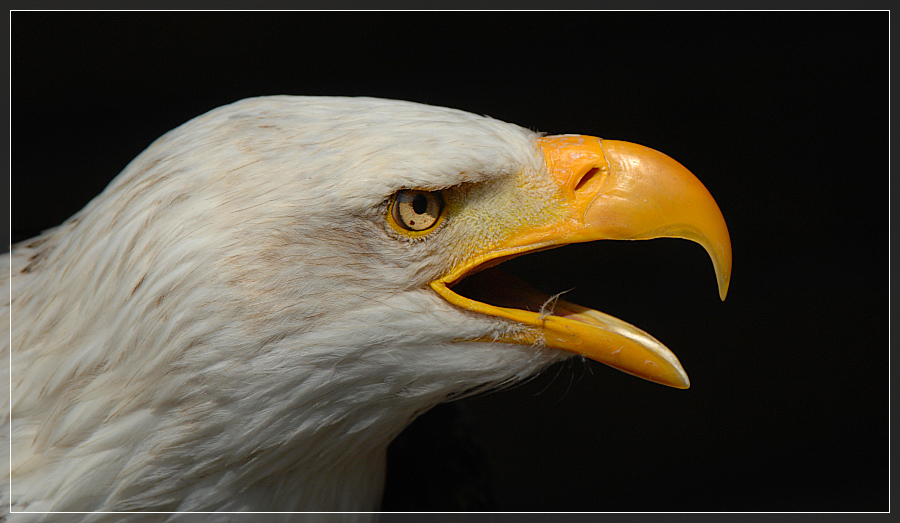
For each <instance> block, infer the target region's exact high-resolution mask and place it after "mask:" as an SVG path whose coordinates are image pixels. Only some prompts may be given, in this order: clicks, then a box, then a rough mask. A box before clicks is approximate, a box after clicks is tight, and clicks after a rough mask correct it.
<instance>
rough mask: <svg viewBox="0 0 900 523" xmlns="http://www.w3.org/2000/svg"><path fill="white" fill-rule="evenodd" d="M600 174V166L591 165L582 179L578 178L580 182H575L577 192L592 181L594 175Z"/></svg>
mask: <svg viewBox="0 0 900 523" xmlns="http://www.w3.org/2000/svg"><path fill="white" fill-rule="evenodd" d="M598 174H600V168H599V167H591V168H590V169H588V171H587V172H586V173H584V176H582V177H581V179H580V180H578V183H577V184H575V192H578V191H580V190H581V188H582V187H584V186H585V185H587V184H588V183H590V181H591V180H593V179H594V177H596V176H597V175H598Z"/></svg>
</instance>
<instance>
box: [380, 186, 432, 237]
mask: <svg viewBox="0 0 900 523" xmlns="http://www.w3.org/2000/svg"><path fill="white" fill-rule="evenodd" d="M443 210H444V198H443V197H442V196H441V193H440V192H439V191H434V192H431V191H418V190H414V189H405V190H402V191H399V192H398V193H397V194H395V195H394V199H393V201H392V202H391V218H392V220H393V222H394V223H395V224H396V225H397V226H398V227H400V228H401V229H403V230H406V231H411V232H424V231H427V230H429V229H431V228H432V227H434V226H435V225H437V223H438V221H439V220H440V218H441V213H442V212H443Z"/></svg>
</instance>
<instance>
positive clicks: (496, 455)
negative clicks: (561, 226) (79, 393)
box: [10, 12, 889, 511]
mask: <svg viewBox="0 0 900 523" xmlns="http://www.w3.org/2000/svg"><path fill="white" fill-rule="evenodd" d="M888 25H889V14H888V13H886V12H880V13H878V12H868V13H853V12H816V13H809V12H792V13H778V12H740V13H724V12H689V13H679V12H662V13H660V12H632V13H621V12H578V13H554V12H539V13H447V12H444V13H433V14H431V13H306V12H292V13H246V12H243V13H242V12H235V13H66V12H61V13H42V12H14V13H12V14H11V31H12V34H11V46H12V49H11V124H10V125H11V144H12V147H11V151H12V158H11V166H12V178H11V180H12V181H11V194H12V198H11V201H12V209H11V220H12V225H11V230H12V240H13V241H18V240H22V239H25V238H28V237H30V236H33V235H34V234H36V233H38V232H39V231H40V230H42V229H45V228H48V227H52V226H54V225H57V224H58V223H60V222H62V221H63V220H64V219H65V218H67V217H68V216H69V215H71V214H72V213H74V212H75V211H77V210H78V209H80V208H81V207H82V206H84V205H85V204H86V203H87V202H88V201H89V200H90V198H92V197H93V196H95V195H96V194H98V193H99V192H100V191H101V190H102V189H103V187H104V186H105V185H106V184H107V183H108V182H109V181H110V180H111V179H112V178H113V177H114V176H115V175H116V174H117V173H118V172H119V171H120V170H121V169H122V168H123V167H124V166H125V165H126V163H127V162H128V161H129V160H130V159H131V158H133V157H134V156H135V155H137V154H138V153H139V152H140V151H141V150H142V149H144V148H145V147H146V146H147V145H149V144H150V142H151V141H152V140H154V139H155V138H156V137H158V136H159V135H161V134H162V133H164V132H165V131H167V130H169V129H171V128H173V127H175V126H177V125H179V124H181V123H182V122H184V121H186V120H188V119H190V118H192V117H194V116H196V115H198V114H200V113H203V112H205V111H207V110H209V109H212V108H214V107H217V106H219V105H222V104H225V103H229V102H232V101H235V100H238V99H241V98H245V97H249V96H257V95H267V94H304V95H366V96H378V97H386V98H397V99H406V100H413V101H418V102H424V103H428V104H434V105H444V106H449V107H456V108H460V109H465V110H468V111H470V112H474V113H479V114H487V115H490V116H492V117H495V118H498V119H501V120H505V121H509V122H513V123H517V124H519V125H522V126H525V127H529V128H533V129H535V130H539V131H544V132H548V133H551V134H558V133H580V134H590V135H597V136H602V137H605V138H616V139H622V140H628V141H634V142H638V143H642V144H645V145H648V146H651V147H653V148H655V149H658V150H661V151H663V152H665V153H667V154H669V155H670V156H672V157H673V158H676V159H677V160H678V161H680V162H681V163H682V164H684V165H685V166H687V167H688V168H689V169H691V170H692V171H693V172H694V173H695V174H696V175H697V176H698V177H699V178H700V179H701V180H702V181H703V182H704V184H705V185H706V186H707V188H708V189H709V190H710V192H711V193H712V194H713V195H714V197H715V198H716V200H717V201H718V203H719V206H720V207H721V209H722V212H723V214H724V215H725V218H726V221H727V222H728V224H729V229H730V232H731V238H732V243H733V247H734V272H733V277H732V285H731V289H730V293H729V295H728V299H727V300H726V301H725V302H724V303H723V302H720V301H719V299H718V295H717V293H716V287H715V277H714V275H713V270H712V265H711V263H710V262H709V260H708V258H707V257H706V254H705V253H704V252H703V250H702V249H701V248H700V247H699V246H697V245H696V244H692V243H689V242H684V241H679V240H658V241H653V242H636V243H615V242H612V243H610V242H607V243H597V244H589V245H578V246H569V247H566V248H564V250H563V251H562V254H564V256H562V257H560V256H559V255H558V254H560V253H556V255H554V253H553V252H546V253H539V254H536V255H532V256H529V257H526V258H520V259H519V260H515V261H514V262H513V263H515V265H514V266H513V270H514V271H516V272H518V273H520V274H522V275H525V276H530V277H531V279H533V280H535V281H541V282H545V283H547V284H548V285H549V286H551V287H554V289H550V290H563V289H568V288H571V287H576V288H575V290H573V291H572V292H570V293H569V294H568V295H567V299H569V300H570V301H574V302H576V303H580V304H583V305H588V306H592V307H594V308H597V309H600V310H603V311H606V312H609V313H611V314H613V315H615V316H618V317H621V318H623V319H625V320H627V321H629V322H632V323H634V324H636V325H638V326H640V327H641V328H644V329H646V330H647V331H648V332H650V333H652V334H653V335H654V336H655V337H657V338H658V339H660V340H661V341H663V343H666V344H667V345H668V346H669V347H670V348H672V350H673V351H674V352H675V353H676V354H677V355H678V356H679V358H680V360H681V362H682V363H683V365H684V367H685V369H686V370H687V372H688V374H689V375H690V377H691V381H692V387H691V388H690V389H689V390H687V391H680V390H674V389H669V388H666V387H663V386H660V385H655V384H652V383H649V382H646V381H643V380H639V379H636V378H633V377H631V376H627V375H625V374H622V373H619V372H616V371H614V370H611V369H609V368H607V367H604V366H603V365H600V364H595V363H592V362H582V361H578V360H575V361H572V362H568V363H566V364H564V365H559V366H555V367H552V368H551V369H549V370H548V371H547V372H546V373H544V374H543V375H541V376H539V377H537V378H536V379H534V380H532V381H530V382H528V383H526V384H524V385H521V386H519V387H517V388H514V389H512V390H508V391H503V392H498V393H494V394H490V395H486V396H483V397H478V398H473V399H469V400H465V401H464V402H463V403H462V404H461V405H460V407H461V408H462V409H464V411H465V415H466V416H469V418H470V420H471V423H470V426H471V438H472V440H473V441H474V442H475V443H476V444H477V445H478V446H479V447H480V449H481V452H482V454H483V455H484V459H485V460H486V464H487V467H488V469H489V470H490V478H491V483H492V489H493V490H492V494H491V495H492V497H493V503H494V504H495V508H496V509H499V510H505V511H520V510H524V511H562V510H566V511H645V510H649V511H883V510H887V509H888V480H889V463H888V446H889V417H888V416H889V411H888V408H889V400H888V398H889V370H888V362H889V340H888V324H889V310H888V300H889V289H888V241H887V240H888V207H889V194H888V189H889V170H888V169H889V164H888V132H889V114H888V95H889V74H888V66H889V59H888V45H889V41H888ZM428 466H429V465H428V463H426V462H423V463H422V465H421V468H422V470H428Z"/></svg>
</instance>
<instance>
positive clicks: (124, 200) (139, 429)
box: [0, 96, 731, 521]
mask: <svg viewBox="0 0 900 523" xmlns="http://www.w3.org/2000/svg"><path fill="white" fill-rule="evenodd" d="M656 237H678V238H686V239H689V240H692V241H695V242H698V243H700V244H701V245H702V246H703V247H704V248H705V249H706V250H707V252H708V253H709V255H710V257H711V258H712V261H713V264H714V268H715V272H716V275H717V278H718V284H719V292H720V295H721V297H722V298H723V299H724V296H725V293H726V290H727V287H728V281H729V275H730V271H731V244H730V240H729V236H728V231H727V229H726V226H725V222H724V219H723V218H722V214H721V212H720V211H719V208H718V206H717V205H716V203H715V201H714V200H713V198H712V197H711V196H710V194H709V192H708V191H707V190H706V189H705V188H704V186H703V185H702V184H701V183H700V182H699V181H698V180H697V179H696V178H695V177H694V176H693V175H692V174H691V173H690V172H689V171H688V170H687V169H685V168H684V167H683V166H681V165H680V164H678V163H677V162H675V161H674V160H672V159H671V158H669V157H667V156H665V155H663V154H661V153H658V152H656V151H654V150H651V149H648V148H646V147H642V146H639V145H635V144H630V143H626V142H620V141H612V140H601V139H599V138H595V137H590V136H579V135H562V136H544V135H541V134H537V133H535V132H532V131H530V130H527V129H524V128H521V127H518V126H516V125H512V124H508V123H504V122H501V121H498V120H494V119H491V118H488V117H482V116H477V115H473V114H469V113H466V112H463V111H459V110H454V109H447V108H440V107H431V106H427V105H421V104H416V103H410V102H401V101H391V100H380V99H372V98H340V97H290V96H274V97H261V98H252V99H247V100H243V101H239V102H236V103H233V104H231V105H227V106H224V107H220V108H218V109H215V110H212V111H210V112H208V113H206V114H203V115H201V116H199V117H197V118H195V119H193V120H191V121H189V122H187V123H185V124H183V125H181V126H180V127H178V128H176V129H174V130H172V131H170V132H168V133H166V134H165V135H163V136H162V137H160V138H159V139H157V140H156V141H155V142H154V143H153V144H151V145H150V146H149V147H148V148H147V149H146V150H145V151H143V152H142V153H141V154H140V155H138V156H137V157H136V158H135V159H134V160H133V161H132V162H131V163H130V164H129V165H128V166H127V167H126V168H125V169H124V170H123V171H122V173H121V174H119V175H118V177H116V178H115V179H114V180H113V181H112V182H111V183H110V184H109V186H108V187H107V188H106V189H105V190H104V191H103V192H102V193H101V194H100V195H99V196H97V197H96V198H94V199H93V200H92V201H91V202H90V203H89V204H88V205H87V206H86V207H85V208H84V209H83V210H81V211H79V212H78V213H76V214H75V215H74V216H72V217H71V218H70V219H68V220H67V221H65V222H64V223H63V224H62V225H60V226H58V227H56V228H54V229H51V230H48V231H46V232H44V233H43V234H41V235H40V236H38V237H36V238H33V239H31V240H28V241H25V242H22V243H19V244H17V245H15V246H14V247H13V248H12V249H11V251H10V253H8V254H7V255H4V257H3V260H4V261H5V262H6V263H7V264H8V265H7V266H8V268H9V271H10V279H9V281H7V282H6V285H7V286H8V287H7V288H4V289H3V295H4V296H11V299H10V300H9V302H6V303H5V304H4V310H5V312H6V313H7V314H9V315H10V317H11V321H10V323H9V325H6V322H4V327H3V328H4V329H6V328H7V327H9V328H10V329H11V330H10V331H9V332H2V333H0V339H2V340H3V344H4V345H3V348H2V351H3V352H2V358H3V360H4V361H7V359H8V360H9V361H11V366H12V367H11V372H10V374H9V376H10V377H11V380H12V382H11V383H4V384H3V390H6V387H7V385H9V386H10V390H11V404H10V405H8V406H5V407H4V409H3V411H4V412H5V413H6V414H5V418H4V422H3V427H2V429H0V438H3V439H6V438H8V437H9V436H10V435H11V438H12V439H11V442H6V441H4V447H5V446H6V443H10V444H11V460H12V463H11V469H10V470H11V472H10V475H9V476H8V477H7V480H8V481H7V482H6V483H5V485H4V487H3V491H2V493H0V497H2V504H3V505H4V506H6V507H10V506H11V510H12V511H13V512H20V511H27V512H35V513H41V512H48V511H66V512H92V511H99V512H121V511H138V512H148V511H149V512H159V513H163V514H158V515H151V514H143V517H142V518H141V521H146V520H153V519H152V517H151V518H149V519H148V516H154V517H158V518H159V519H160V520H165V519H167V518H172V517H175V515H173V514H165V513H168V512H187V511H210V512H222V513H227V512H247V511H255V512H261V511H277V512H292V511H374V510H377V509H378V508H379V500H380V499H381V495H382V489H383V483H384V471H385V451H386V449H387V446H388V444H389V443H390V442H391V440H392V439H393V438H394V437H395V436H397V435H398V433H400V432H401V430H402V429H403V428H404V427H406V426H407V425H408V424H409V423H410V422H411V421H412V420H413V419H414V418H416V416H418V415H419V414H421V413H423V412H424V411H426V410H428V409H429V408H431V407H433V406H435V405H437V404H438V403H441V402H443V401H446V400H447V399H448V398H454V397H459V396H461V395H465V394H471V393H474V392H478V391H483V390H486V389H490V388H493V387H498V386H500V385H503V384H508V383H511V382H515V381H517V380H521V379H523V378H526V377H528V376H531V375H534V374H535V373H537V372H539V371H540V370H541V369H543V368H545V367H547V366H548V365H550V364H552V363H554V362H557V361H560V360H563V359H565V358H569V357H571V356H573V355H582V356H585V357H588V358H592V359H595V360H597V361H600V362H603V363H605V364H608V365H610V366H612V367H615V368H617V369H620V370H623V371H625V372H628V373H631V374H634V375H636V376H639V377H642V378H645V379H648V380H652V381H655V382H658V383H662V384H666V385H670V386H673V387H679V388H687V387H688V383H689V382H688V378H687V375H686V374H685V372H684V370H683V369H682V367H681V365H680V364H679V362H678V359H677V358H676V357H675V356H674V354H672V352H670V351H669V350H668V349H667V348H666V347H665V346H663V345H662V344H661V343H660V342H659V341H657V340H656V339H654V338H653V337H651V336H650V335H649V334H647V333H645V332H643V331H642V330H640V329H638V328H636V327H634V326H632V325H630V324H628V323H626V322H624V321H622V320H619V319H616V318H614V317H611V316H609V315H607V314H604V313H601V312H598V311H595V310H592V309H588V308H585V307H582V306H579V305H576V304H574V303H568V302H566V301H564V300H562V299H554V298H552V297H551V296H548V295H546V294H543V293H541V292H540V291H538V290H536V289H534V288H532V287H530V286H529V285H528V284H526V283H524V282H521V281H519V280H516V279H514V278H512V277H511V276H508V275H505V274H504V273H503V272H501V271H500V269H497V268H494V266H496V265H498V264H500V263H501V262H503V261H505V260H508V259H510V258H513V257H516V256H520V255H524V254H527V253H530V252H535V251H538V250H544V249H548V248H552V247H556V246H560V245H565V244H569V243H573V242H587V241H594V240H600V239H649V238H656ZM2 374H3V375H4V376H6V373H2ZM4 379H6V378H5V377H4ZM3 396H4V397H5V396H6V394H3ZM4 510H6V509H4ZM21 516H23V517H26V518H27V516H26V515H24V514H23V515H21ZM126 516H127V517H134V518H137V517H138V515H137V514H131V515H123V514H116V515H109V514H107V515H103V514H93V515H73V516H71V517H73V518H75V519H78V518H81V517H84V518H85V519H88V520H90V521H100V520H103V517H108V518H109V519H110V520H114V521H120V520H122V519H123V518H124V517H126ZM30 517H32V518H34V519H40V518H41V517H43V516H42V515H41V514H32V515H31V516H30ZM241 521H243V520H241Z"/></svg>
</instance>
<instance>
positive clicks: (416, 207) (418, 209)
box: [412, 194, 428, 214]
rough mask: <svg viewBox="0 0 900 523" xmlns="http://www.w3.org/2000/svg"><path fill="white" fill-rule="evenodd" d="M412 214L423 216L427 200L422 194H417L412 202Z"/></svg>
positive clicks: (426, 207)
mask: <svg viewBox="0 0 900 523" xmlns="http://www.w3.org/2000/svg"><path fill="white" fill-rule="evenodd" d="M412 208H413V212H415V213H416V214H424V213H425V211H427V210H428V198H426V197H425V195H424V194H417V195H416V196H415V197H414V198H413V201H412Z"/></svg>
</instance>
